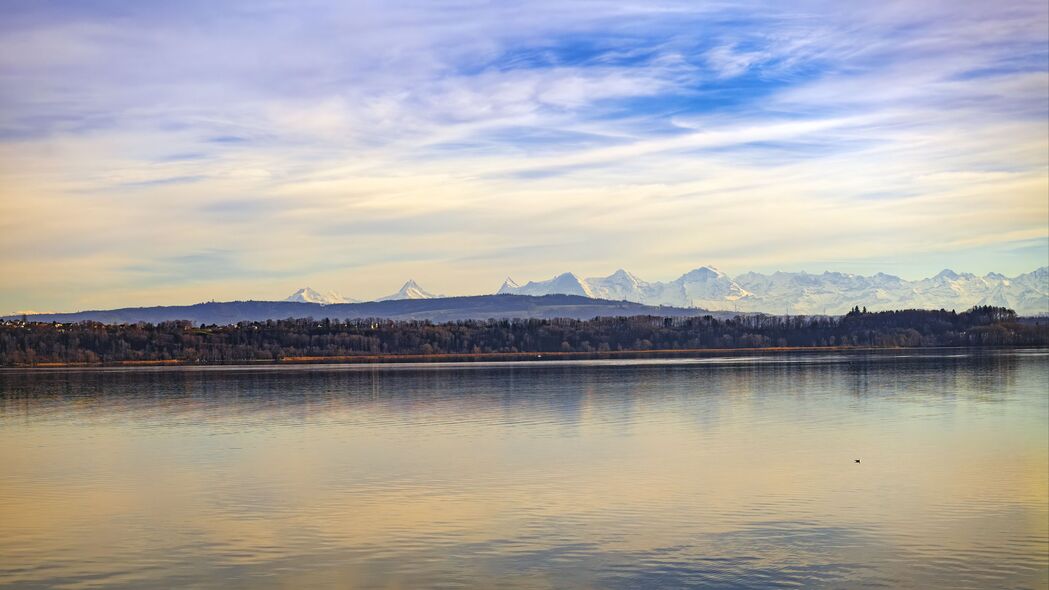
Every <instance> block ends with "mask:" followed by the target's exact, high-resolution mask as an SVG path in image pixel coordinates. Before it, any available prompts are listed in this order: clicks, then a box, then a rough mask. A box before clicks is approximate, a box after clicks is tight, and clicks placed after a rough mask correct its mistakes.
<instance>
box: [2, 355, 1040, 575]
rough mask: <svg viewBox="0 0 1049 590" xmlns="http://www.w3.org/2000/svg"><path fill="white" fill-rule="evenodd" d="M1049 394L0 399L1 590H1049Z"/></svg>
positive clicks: (386, 374)
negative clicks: (861, 589)
mask: <svg viewBox="0 0 1049 590" xmlns="http://www.w3.org/2000/svg"><path fill="white" fill-rule="evenodd" d="M1047 392H1049V356H1047V353H1046V352H1045V351H1015V352H1007V353H998V354H987V353H983V354H969V353H959V354H950V355H947V354H924V355H915V354H906V355H904V354H898V353H896V354H878V355H820V356H804V355H801V356H798V355H795V356H780V357H762V358H738V357H737V358H729V359H721V360H718V359H713V360H711V359H705V360H703V361H699V362H695V361H693V362H688V361H672V362H636V361H632V362H627V361H624V362H589V363H588V362H580V363H540V364H527V365H526V364H515V365H512V366H509V365H498V364H496V365H471V366H468V367H464V366H429V367H412V366H408V367H405V366H381V367H364V368H362V367H357V368H351V367H330V366H329V367H321V366H308V367H292V368H286V367H285V368H277V369H272V370H263V369H218V370H216V369H203V370H202V369H175V370H172V369H163V370H148V369H147V370H143V369H136V370H94V371H50V372H45V371H38V372H33V373H27V372H12V371H8V372H0V478H2V479H0V586H8V587H14V588H21V587H25V588H36V587H48V588H95V587H99V588H100V587H105V588H122V587H135V588H142V587H145V588H173V587H227V588H235V587H241V588H265V587H288V588H300V587H318V586H322V587H340V588H415V587H456V588H460V587H486V588H492V587H500V588H514V587H520V588H588V587H594V588H640V587H646V588H650V587H674V588H677V587H711V588H719V587H722V588H771V587H781V586H784V587H785V586H798V587H833V588H843V587H847V588H859V587H891V588H899V587H912V588H929V587H941V588H1045V587H1046V586H1047V585H1049V573H1047V568H1049V505H1047V504H1049V489H1047V488H1049V472H1047V469H1049V467H1047V465H1049V404H1047V399H1049V393H1047ZM856 458H859V459H860V460H861V463H859V464H857V463H855V462H854V459H856Z"/></svg>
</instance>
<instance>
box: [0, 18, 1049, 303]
mask: <svg viewBox="0 0 1049 590" xmlns="http://www.w3.org/2000/svg"><path fill="white" fill-rule="evenodd" d="M1047 11H1049V9H1047V7H1046V6H1045V5H1044V3H1043V2H1034V1H1014V2H997V3H979V2H973V3H963V4H962V5H960V4H958V3H955V2H950V3H948V2H889V3H877V4H869V5H862V6H854V5H842V4H840V3H833V2H819V1H815V2H798V3H794V4H793V5H790V6H788V5H784V4H783V3H764V2H753V3H743V4H739V3H733V4H723V3H693V2H652V3H642V4H632V5H624V4H622V3H613V2H607V3H606V2H592V1H584V0H580V1H568V2H564V1H562V2H529V3H498V4H495V5H492V4H488V3H472V2H464V3H457V4H455V5H450V6H449V5H445V6H440V5H436V4H432V3H415V2H397V3H385V2H384V3H377V2H355V3H351V4H343V3H328V2H311V3H307V4H305V5H303V4H301V3H284V2H271V3H254V2H251V3H223V4H222V5H221V6H219V7H216V6H215V5H214V4H212V3H203V2H202V3H190V4H186V5H182V6H180V7H179V8H178V9H177V10H176V9H175V8H173V7H166V6H163V5H159V4H154V3H136V4H133V5H130V6H128V5H125V4H122V3H112V4H111V3H108V2H101V3H85V4H76V5H68V6H53V5H49V4H42V3H34V2H24V3H18V2H16V3H14V4H13V5H11V6H9V7H8V9H7V11H6V12H7V13H9V16H10V18H5V19H4V22H3V23H0V37H2V39H3V41H4V46H5V51H4V52H3V53H2V54H0V250H2V251H3V252H4V254H3V255H2V256H0V272H3V273H4V274H5V276H8V277H12V278H14V280H8V281H5V282H4V284H3V285H2V286H0V309H11V310H13V309H25V308H34V309H39V308H48V309H52V308H55V309H72V308H86V307H100V306H114V305H122V304H160V303H182V302H187V301H190V302H191V301H199V300H206V299H212V298H217V299H244V298H259V299H262V298H269V299H272V298H279V297H283V296H285V295H287V294H288V293H290V292H291V291H293V290H294V289H295V288H298V287H300V286H303V285H306V284H311V285H314V286H316V287H318V288H323V289H335V290H338V291H340V292H343V293H345V294H347V295H349V296H353V297H356V298H369V297H374V296H379V295H383V294H386V293H388V292H392V291H393V290H395V289H396V287H397V286H398V285H399V284H400V283H402V282H403V281H404V280H405V279H406V278H408V277H409V276H411V277H414V278H415V279H416V280H418V281H419V282H420V283H422V284H423V285H424V286H426V287H427V288H428V289H429V290H431V291H435V292H442V293H449V294H464V293H480V292H491V291H493V290H495V289H496V288H497V287H498V285H499V283H500V282H501V280H502V279H503V278H504V277H505V276H506V275H507V274H513V275H514V276H515V277H520V278H544V277H548V276H552V275H553V274H555V273H559V272H563V271H566V270H572V271H575V272H578V273H580V274H582V275H599V274H608V273H610V272H611V271H613V270H615V269H616V268H618V267H626V268H629V269H631V270H632V271H634V272H635V273H636V274H639V275H641V276H643V277H645V278H647V279H649V280H660V279H667V278H673V277H674V276H676V275H678V274H680V273H681V272H684V271H685V270H688V269H689V268H693V267H695V266H699V265H701V264H711V263H712V264H717V265H719V266H720V267H721V268H723V269H724V270H726V271H729V272H742V271H746V270H751V269H755V270H771V269H776V268H781V269H784V270H796V269H807V270H812V271H821V270H823V269H824V268H825V267H827V266H829V264H830V263H829V262H828V261H833V263H834V264H833V265H834V266H835V268H837V269H848V268H849V261H854V263H855V268H854V270H856V271H858V272H876V271H884V272H890V273H897V274H904V275H909V276H917V275H920V274H923V273H926V274H932V273H935V272H936V271H937V270H939V268H940V267H942V266H954V267H956V268H957V269H958V270H964V271H971V272H987V271H992V270H993V271H998V272H1003V273H1006V274H1016V273H1020V272H1026V271H1029V270H1031V269H1033V268H1035V267H1037V266H1041V265H1044V264H1045V263H1046V259H1047V258H1049V250H1047V249H1046V248H1049V245H1047V244H1049V243H1047V242H1046V241H1045V237H1046V236H1047V235H1049V203H1047V201H1049V199H1047V197H1046V195H1047V194H1049V155H1047V152H1049V141H1047V137H1049V125H1047V117H1049V91H1047V87H1049V50H1047V39H1046V26H1047V23H1049V13H1047ZM1016 244H1026V246H1025V247H1023V248H1020V247H1017V246H1016ZM1031 244H1034V245H1033V246H1031ZM991 253H993V255H992V254H991ZM904 260H905V261H906V262H905V263H904V262H901V261H904ZM875 261H883V262H884V264H883V265H882V266H878V267H876V268H875V267H873V266H872V265H874V264H875ZM917 261H921V262H917ZM977 265H978V266H977Z"/></svg>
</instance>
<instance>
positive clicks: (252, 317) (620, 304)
mask: <svg viewBox="0 0 1049 590" xmlns="http://www.w3.org/2000/svg"><path fill="white" fill-rule="evenodd" d="M707 313H710V312H706V311H704V310H701V309H694V308H680V307H661V306H652V305H643V304H640V303H632V302H629V301H609V300H605V299H593V298H590V297H584V296H579V295H543V296H530V295H478V296H472V297H441V298H431V299H399V300H389V301H370V302H367V303H339V304H328V305H325V304H320V303H307V302H299V301H229V302H222V303H218V302H211V303H197V304H195V305H172V306H159V307H127V308H122V309H110V310H96V311H79V312H74V313H43V314H32V315H29V316H28V318H29V319H30V320H32V321H37V322H52V321H55V322H62V323H68V322H81V321H95V322H102V323H106V324H127V323H135V322H149V323H157V322H164V321H172V320H189V321H191V322H193V323H194V324H220V325H224V324H235V323H237V322H243V321H264V320H277V319H286V318H305V317H313V318H317V319H320V318H331V319H342V320H346V319H361V318H388V319H394V320H409V319H415V320H431V321H435V322H446V321H455V320H466V319H489V318H494V319H503V318H522V319H523V318H573V319H580V320H586V319H592V318H596V317H611V316H636V315H660V316H671V317H685V316H695V315H705V314H707ZM714 315H717V316H722V317H731V316H734V315H735V314H734V313H732V312H717V313H714ZM20 317H21V316H8V318H7V319H17V318H20Z"/></svg>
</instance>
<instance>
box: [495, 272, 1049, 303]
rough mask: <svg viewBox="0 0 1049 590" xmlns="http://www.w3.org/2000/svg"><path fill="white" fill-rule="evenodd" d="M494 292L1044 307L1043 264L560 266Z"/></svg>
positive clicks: (1048, 283)
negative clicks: (740, 269)
mask: <svg viewBox="0 0 1049 590" xmlns="http://www.w3.org/2000/svg"><path fill="white" fill-rule="evenodd" d="M499 293H514V294H520V295H549V294H570V295H585V296H587V297H596V298H601V299H613V300H626V301H635V302H638V303H644V304H647V305H672V306H678V307H701V308H705V309H709V310H736V311H759V312H765V313H790V314H809V315H811V314H822V313H827V314H841V313H846V312H847V311H848V310H849V309H851V308H852V307H853V306H857V305H858V306H860V307H866V308H867V309H870V310H885V309H907V308H924V309H941V308H942V309H956V310H959V311H960V310H963V309H968V308H970V307H972V306H974V305H997V306H1003V307H1009V308H1011V309H1014V310H1016V311H1017V313H1020V314H1024V315H1032V314H1045V313H1049V267H1042V268H1039V269H1038V270H1035V271H1033V272H1030V273H1026V274H1022V275H1019V276H1016V277H1013V278H1009V277H1006V276H1004V275H1001V274H999V273H988V274H986V275H984V276H982V277H978V276H976V275H973V274H970V273H956V272H954V271H952V270H949V269H947V270H943V271H941V272H940V273H938V274H937V275H936V276H934V277H930V278H926V279H921V280H917V281H907V280H904V279H901V278H900V277H897V276H893V275H889V274H884V273H878V274H875V275H872V276H862V275H855V274H849V273H840V272H824V273H822V274H809V273H806V272H775V273H772V274H761V273H754V272H748V273H744V274H741V275H739V276H738V277H736V278H735V279H733V278H732V277H730V276H728V275H726V274H725V273H723V272H721V271H719V270H718V269H716V268H714V267H711V266H702V267H699V268H697V269H694V270H691V271H689V272H687V273H685V274H683V275H681V276H680V277H678V278H677V279H675V280H673V281H668V282H655V283H649V282H645V281H643V280H641V279H639V278H638V277H637V276H635V275H633V274H631V273H629V272H627V271H625V270H622V269H620V270H617V271H616V272H615V273H613V274H611V275H609V276H607V277H594V278H587V279H579V278H577V277H576V275H574V274H572V273H564V274H561V275H558V276H556V277H554V278H552V279H550V280H546V281H530V282H528V283H526V284H525V285H523V286H520V285H518V284H517V283H515V282H514V281H513V280H512V279H507V281H506V282H505V283H503V286H502V287H501V288H500V289H499Z"/></svg>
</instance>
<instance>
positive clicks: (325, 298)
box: [284, 287, 356, 305]
mask: <svg viewBox="0 0 1049 590" xmlns="http://www.w3.org/2000/svg"><path fill="white" fill-rule="evenodd" d="M284 301H294V302H297V303H320V304H321V305H332V304H334V303H355V302H356V300H354V299H350V298H348V297H343V296H342V295H339V294H338V293H336V292H335V291H328V292H326V293H321V292H320V291H316V290H314V289H312V288H310V287H303V288H301V289H299V290H298V291H296V292H294V293H292V294H291V295H289V296H288V297H286V298H285V299H284Z"/></svg>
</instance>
